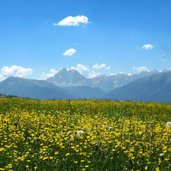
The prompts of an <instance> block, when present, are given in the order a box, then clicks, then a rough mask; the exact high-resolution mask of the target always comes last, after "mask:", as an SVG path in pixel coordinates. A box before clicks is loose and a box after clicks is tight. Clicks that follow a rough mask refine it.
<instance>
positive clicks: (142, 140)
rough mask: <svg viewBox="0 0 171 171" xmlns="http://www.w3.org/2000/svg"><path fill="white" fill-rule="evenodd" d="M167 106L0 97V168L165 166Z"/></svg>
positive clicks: (169, 147)
mask: <svg viewBox="0 0 171 171" xmlns="http://www.w3.org/2000/svg"><path fill="white" fill-rule="evenodd" d="M170 121H171V105H169V104H158V103H143V102H126V101H125V102H122V101H105V100H72V101H69V100H60V101H58V100H49V101H44V100H30V99H22V98H5V97H3V98H0V171H3V170H5V171H12V170H16V171H24V170H27V171H31V170H39V171H81V170H82V171H86V170H90V171H131V170H132V171H134V170H136V171H138V170H139V171H144V170H148V171H170V170H171V124H169V122H170Z"/></svg>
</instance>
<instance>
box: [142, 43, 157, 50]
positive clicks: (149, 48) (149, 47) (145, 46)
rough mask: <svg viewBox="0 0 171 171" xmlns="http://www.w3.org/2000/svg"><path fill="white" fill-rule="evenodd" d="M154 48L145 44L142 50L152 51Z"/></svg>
mask: <svg viewBox="0 0 171 171" xmlns="http://www.w3.org/2000/svg"><path fill="white" fill-rule="evenodd" d="M153 47H154V46H153V45H152V44H145V45H143V46H142V48H143V49H145V50H151V49H153Z"/></svg>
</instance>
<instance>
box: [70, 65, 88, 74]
mask: <svg viewBox="0 0 171 171" xmlns="http://www.w3.org/2000/svg"><path fill="white" fill-rule="evenodd" d="M71 69H74V70H77V71H78V72H80V73H82V74H83V73H87V72H89V68H88V66H86V65H82V64H77V65H76V66H75V67H71Z"/></svg>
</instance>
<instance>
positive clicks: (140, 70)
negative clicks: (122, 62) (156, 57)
mask: <svg viewBox="0 0 171 171" xmlns="http://www.w3.org/2000/svg"><path fill="white" fill-rule="evenodd" d="M133 69H134V70H135V71H138V72H149V71H150V70H149V69H148V68H147V67H145V66H140V67H133Z"/></svg>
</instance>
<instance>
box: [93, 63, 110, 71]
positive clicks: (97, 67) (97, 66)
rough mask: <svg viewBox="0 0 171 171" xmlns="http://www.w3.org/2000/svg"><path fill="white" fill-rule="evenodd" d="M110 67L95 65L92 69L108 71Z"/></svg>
mask: <svg viewBox="0 0 171 171" xmlns="http://www.w3.org/2000/svg"><path fill="white" fill-rule="evenodd" d="M110 68H111V67H110V66H107V65H106V64H95V65H93V69H106V70H109V69H110Z"/></svg>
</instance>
